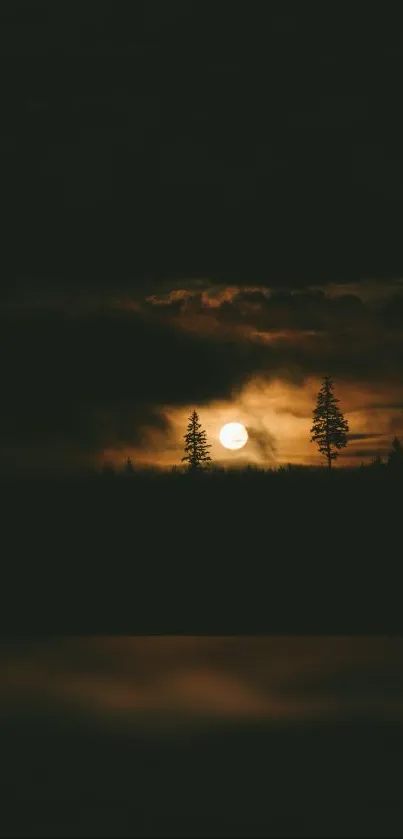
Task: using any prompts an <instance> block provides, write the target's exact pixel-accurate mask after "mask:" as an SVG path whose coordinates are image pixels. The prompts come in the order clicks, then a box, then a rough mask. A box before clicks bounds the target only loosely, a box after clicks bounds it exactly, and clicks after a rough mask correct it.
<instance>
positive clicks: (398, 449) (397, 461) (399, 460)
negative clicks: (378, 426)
mask: <svg viewBox="0 0 403 839" xmlns="http://www.w3.org/2000/svg"><path fill="white" fill-rule="evenodd" d="M388 466H390V467H392V468H393V469H399V468H400V469H402V468H403V447H402V444H401V442H400V440H399V438H398V437H395V438H394V440H393V443H392V448H391V450H390V452H389V454H388Z"/></svg>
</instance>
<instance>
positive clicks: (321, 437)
mask: <svg viewBox="0 0 403 839" xmlns="http://www.w3.org/2000/svg"><path fill="white" fill-rule="evenodd" d="M338 401H339V400H338V399H336V397H335V396H334V394H333V382H332V379H331V378H330V376H324V377H323V383H322V387H321V389H320V391H319V393H318V397H317V401H316V408H315V410H314V412H313V425H312V428H311V435H312V436H311V443H313V442H315V443H317V445H318V449H319V451H320V453H321V454H323V455H324V456H325V458H326V460H327V465H328V468H329V469H331V466H332V460H335V459H336V457H338V454H339V453H338V449H342V448H344V446H346V445H347V433H348V422H347V420H346V419H345V418H344V416H343V414H342V412H341V410H340V408H339V407H338V404H337V403H338Z"/></svg>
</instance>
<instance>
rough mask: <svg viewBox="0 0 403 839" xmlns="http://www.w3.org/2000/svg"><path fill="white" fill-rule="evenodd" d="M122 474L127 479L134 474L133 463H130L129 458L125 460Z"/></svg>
mask: <svg viewBox="0 0 403 839" xmlns="http://www.w3.org/2000/svg"><path fill="white" fill-rule="evenodd" d="M124 473H125V475H127V476H128V477H131V475H133V473H134V469H133V463H132V460H131V458H130V457H128V458H127V460H126V463H125V469H124Z"/></svg>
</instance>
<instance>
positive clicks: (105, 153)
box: [0, 0, 403, 462]
mask: <svg viewBox="0 0 403 839" xmlns="http://www.w3.org/2000/svg"><path fill="white" fill-rule="evenodd" d="M0 55H1V68H2V73H1V78H2V82H1V84H2V106H3V115H2V117H3V118H2V125H1V129H0V144H1V149H2V160H3V173H2V187H1V196H2V202H3V208H4V210H5V221H4V222H3V228H2V232H3V235H2V248H1V260H2V280H3V282H2V292H1V313H0V317H1V319H2V330H1V339H0V340H1V344H2V347H1V349H2V359H3V365H4V366H5V372H4V375H3V393H4V395H5V404H6V410H5V412H4V413H3V415H2V418H1V424H2V428H1V431H2V438H3V440H5V441H6V447H7V451H8V452H9V453H10V452H12V453H13V452H14V454H11V455H10V456H11V457H14V455H15V452H16V451H19V452H20V455H21V457H22V458H23V459H27V458H29V457H30V456H31V455H32V453H33V452H35V453H36V456H37V457H40V458H43V457H44V456H46V451H47V452H48V455H49V452H51V451H52V452H53V450H52V445H55V446H57V449H58V451H61V450H63V451H65V452H69V455H68V456H69V457H70V454H71V452H72V451H73V450H74V451H75V452H80V453H81V456H83V453H85V455H88V456H89V457H91V456H92V454H94V453H95V454H96V456H97V457H101V458H102V457H103V456H104V453H105V452H112V455H111V456H112V457H116V452H117V451H120V450H122V451H123V454H125V453H126V450H128V451H131V450H132V449H133V450H134V451H135V452H136V453H137V456H141V451H138V450H137V449H136V447H138V446H145V447H146V448H147V447H148V450H149V448H150V446H151V447H154V449H155V451H154V455H152V456H150V457H151V459H153V458H154V460H155V462H162V460H161V458H162V455H161V451H162V449H164V448H165V449H166V448H167V446H169V445H171V446H172V447H175V441H177V439H178V433H179V432H177V431H176V430H175V429H173V427H172V424H174V425H175V417H176V418H177V423H178V427H179V425H180V423H181V422H182V414H181V413H180V412H179V414H178V410H179V409H181V410H182V409H183V411H184V412H185V414H186V411H187V410H188V407H189V405H194V404H197V406H205V407H206V410H207V408H208V409H209V410H210V408H211V405H212V403H214V402H216V401H217V400H220V402H221V403H224V402H225V400H232V402H231V406H232V407H229V408H228V413H229V415H231V418H232V415H233V414H234V417H233V418H234V419H237V418H238V415H239V413H240V412H241V413H242V410H244V413H243V414H242V416H243V421H244V422H245V424H247V425H249V427H250V428H251V430H252V436H253V431H255V433H256V434H257V433H258V432H259V433H260V431H261V430H262V427H263V425H264V421H263V419H262V417H261V416H260V414H262V412H263V413H264V410H263V409H264V405H263V402H262V401H261V410H260V414H259V417H257V414H256V412H255V414H253V416H251V415H250V411H251V408H250V405H249V403H248V405H249V407H248V405H247V406H246V408H245V406H244V409H242V410H241V405H240V403H239V400H238V402H236V404H234V393H236V394H239V393H240V392H243V391H242V389H245V388H248V387H251V386H252V385H253V382H255V381H256V380H257V379H258V380H259V381H261V380H263V381H264V382H266V383H270V382H273V380H275V381H277V382H280V383H282V385H283V388H284V394H285V396H286V397H287V398H286V402H288V405H289V406H290V404H292V403H294V402H295V401H297V402H298V400H299V398H300V396H301V392H302V391H301V388H302V389H303V388H304V387H305V386H306V381H307V380H308V379H309V381H312V386H311V385H309V387H308V390H305V391H304V393H305V397H306V398H305V402H306V404H305V403H304V406H303V408H301V410H302V412H303V415H304V416H307V414H308V413H309V407H308V403H309V400H310V399H311V396H312V393H313V392H314V390H315V387H316V384H317V379H318V377H319V378H320V376H321V375H323V374H324V373H326V372H331V373H332V374H333V375H334V376H335V378H336V379H337V380H338V381H339V382H340V394H341V396H343V397H344V398H345V399H346V400H347V399H348V402H346V403H345V406H346V409H347V411H351V412H353V413H354V411H355V410H357V411H362V410H369V409H370V410H372V411H374V410H377V407H376V406H378V407H379V404H380V403H381V405H382V406H383V407H384V406H385V405H387V406H392V408H390V407H389V408H388V409H387V410H389V413H388V414H387V415H386V414H384V415H383V418H382V421H379V418H377V419H376V418H374V417H373V415H372V414H371V415H368V414H366V415H365V418H364V420H362V421H361V420H360V421H358V420H357V421H356V422H355V421H354V416H352V417H351V419H352V428H353V433H355V434H361V435H363V434H366V435H369V437H368V438H365V439H367V440H369V442H368V446H367V449H365V451H364V449H362V448H361V449H360V451H359V452H358V454H357V450H356V448H353V447H352V446H350V448H349V451H350V455H351V456H352V457H361V455H362V454H365V452H369V451H372V450H373V449H374V446H375V448H376V447H378V448H379V445H380V436H382V435H385V436H386V437H387V436H390V435H392V436H393V432H394V431H396V428H397V430H400V425H399V422H401V420H400V419H399V418H400V416H401V404H402V402H403V391H402V390H401V389H399V388H400V385H399V382H401V381H402V375H401V374H402V363H403V343H402V340H403V294H402V282H401V278H402V274H403V264H402V263H403V251H402V248H401V230H402V212H403V190H402V148H403V142H402V140H403V137H402V134H403V122H402V120H401V114H400V110H401V109H400V98H401V90H400V88H401V77H402V69H403V26H402V20H401V15H400V12H399V7H398V6H396V7H395V6H393V7H392V6H391V7H388V9H387V12H383V11H381V9H380V7H377V8H376V9H374V10H372V9H370V8H369V7H366V8H365V9H364V8H362V7H361V6H360V5H358V4H357V5H353V6H352V7H351V6H349V7H347V5H346V6H344V5H343V6H342V7H341V8H339V7H337V8H336V7H334V8H333V7H330V6H328V5H325V6H323V7H322V9H321V10H320V9H318V8H317V5H316V4H315V6H314V5H313V4H312V5H311V4H284V3H281V4H276V3H273V4H270V5H269V6H268V5H267V4H262V3H257V2H256V3H252V4H248V5H247V6H245V5H242V4H240V5H239V6H238V5H237V4H233V3H229V2H221V3H218V4H217V3H204V4H200V3H193V2H191V0H187V2H179V0H173V2H170V3H167V2H166V0H148V2H145V3H135V4H129V3H116V2H114V3H107V2H97V3H92V4H90V3H85V2H84V3H80V5H79V6H78V5H74V4H73V5H72V4H67V3H64V2H58V3H39V2H38V3H32V2H31V3H28V2H20V0H14V2H12V3H11V2H10V3H3V4H2V10H1V26H0ZM178 292H181V294H179V295H178ZM189 294H191V295H192V298H191V303H189V300H188V298H187V297H186V295H189ZM175 295H176V296H175ZM206 295H207V297H208V302H207V303H206V300H207V297H206ZM245 295H246V296H245ZM248 295H252V297H250V296H249V297H248ZM253 295H255V297H253ZM259 295H260V296H259ZM282 295H283V296H282ZM315 295H316V296H315ZM211 300H215V302H216V303H217V301H218V303H217V305H215V306H214V307H212V306H210V305H209V302H210V301H211ZM184 301H185V302H184ZM186 301H187V302H186ZM162 350H163V352H162ZM290 383H291V385H292V387H294V388H297V391H293V392H292V393H290V392H289V390H287V388H289V386H290ZM353 385H354V386H355V392H356V393H360V394H361V396H362V399H361V401H358V402H357V404H356V403H355V402H354V399H352V397H351V392H350V391H351V388H352V386H353ZM380 388H381V389H382V388H383V391H382V394H380ZM287 394H288V395H287ZM243 401H244V402H245V399H244V400H243ZM246 401H248V400H246ZM368 406H370V408H369V407H368ZM266 407H267V406H266ZM385 410H386V409H385ZM175 411H176V412H177V413H176V414H175ZM391 411H392V413H391ZM399 411H400V413H399ZM172 412H174V413H173V414H172ZM304 412H305V413H304ZM396 412H397V413H396ZM258 413H259V412H258ZM269 413H270V412H269ZM235 414H236V416H235ZM220 416H221V415H220ZM214 417H215V418H214ZM214 417H213V418H212V419H211V433H212V434H215V433H216V424H217V422H218V421H221V419H220V420H218V419H217V414H215V415H214ZM205 419H206V422H207V423H209V422H210V415H209V413H208V411H207V413H206V417H205ZM374 423H375V426H374ZM262 424H263V425H262ZM269 425H270V423H269ZM283 426H284V423H283ZM259 429H260V431H259ZM264 429H265V430H264V433H267V434H268V433H269V431H270V429H268V428H267V423H266V425H264ZM158 433H160V434H161V435H162V436H161V437H160V438H158V439H157V438H156V436H155V434H157V435H158ZM299 433H300V432H299V431H298V430H295V434H294V437H295V439H297V438H298V434H299ZM301 433H302V435H304V434H305V430H304V431H301ZM150 434H151V437H150ZM164 434H165V437H164ZM371 435H372V437H371ZM280 436H281V435H280ZM373 438H376V439H375V443H374V439H373ZM284 439H285V438H284ZM363 439H364V438H361V440H363ZM60 443H62V446H61V445H60ZM293 446H294V448H293ZM279 447H280V450H281V439H280V441H279ZM283 448H284V452H283V453H281V451H280V454H279V459H280V461H281V460H284V459H288V460H289V459H293V458H296V459H298V458H299V459H300V460H301V459H304V458H305V459H307V458H308V454H307V449H306V446H305V444H304V445H301V446H300V448H299V449H298V446H297V444H296V443H295V444H291V443H289V442H285V443H284V446H283ZM29 453H31V454H29ZM113 453H115V454H113ZM51 456H52V457H53V454H51ZM119 456H120V455H119ZM312 456H313V454H311V458H312ZM175 457H176V455H175ZM250 457H251V459H252V460H253V459H258V460H259V452H258V451H257V450H256V451H254V450H253V447H252V448H251V449H250ZM34 459H35V458H34Z"/></svg>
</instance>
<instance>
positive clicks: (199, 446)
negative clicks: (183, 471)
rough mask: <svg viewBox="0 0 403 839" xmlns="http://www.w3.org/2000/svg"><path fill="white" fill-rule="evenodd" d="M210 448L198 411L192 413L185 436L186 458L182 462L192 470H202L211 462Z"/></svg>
mask: <svg viewBox="0 0 403 839" xmlns="http://www.w3.org/2000/svg"><path fill="white" fill-rule="evenodd" d="M210 448H211V446H210V444H209V443H207V440H206V432H205V431H204V430H203V429H202V427H201V423H200V422H199V415H198V413H197V411H192V413H191V415H190V417H189V423H188V427H187V432H186V434H185V456H184V457H182V462H183V461H185V462H187V463H188V464H189V469H191V470H197V469H200V468H201V467H202V465H203V464H204V463H208V462H210V461H211V457H210V455H209V453H208V451H207V450H208V449H210Z"/></svg>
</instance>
